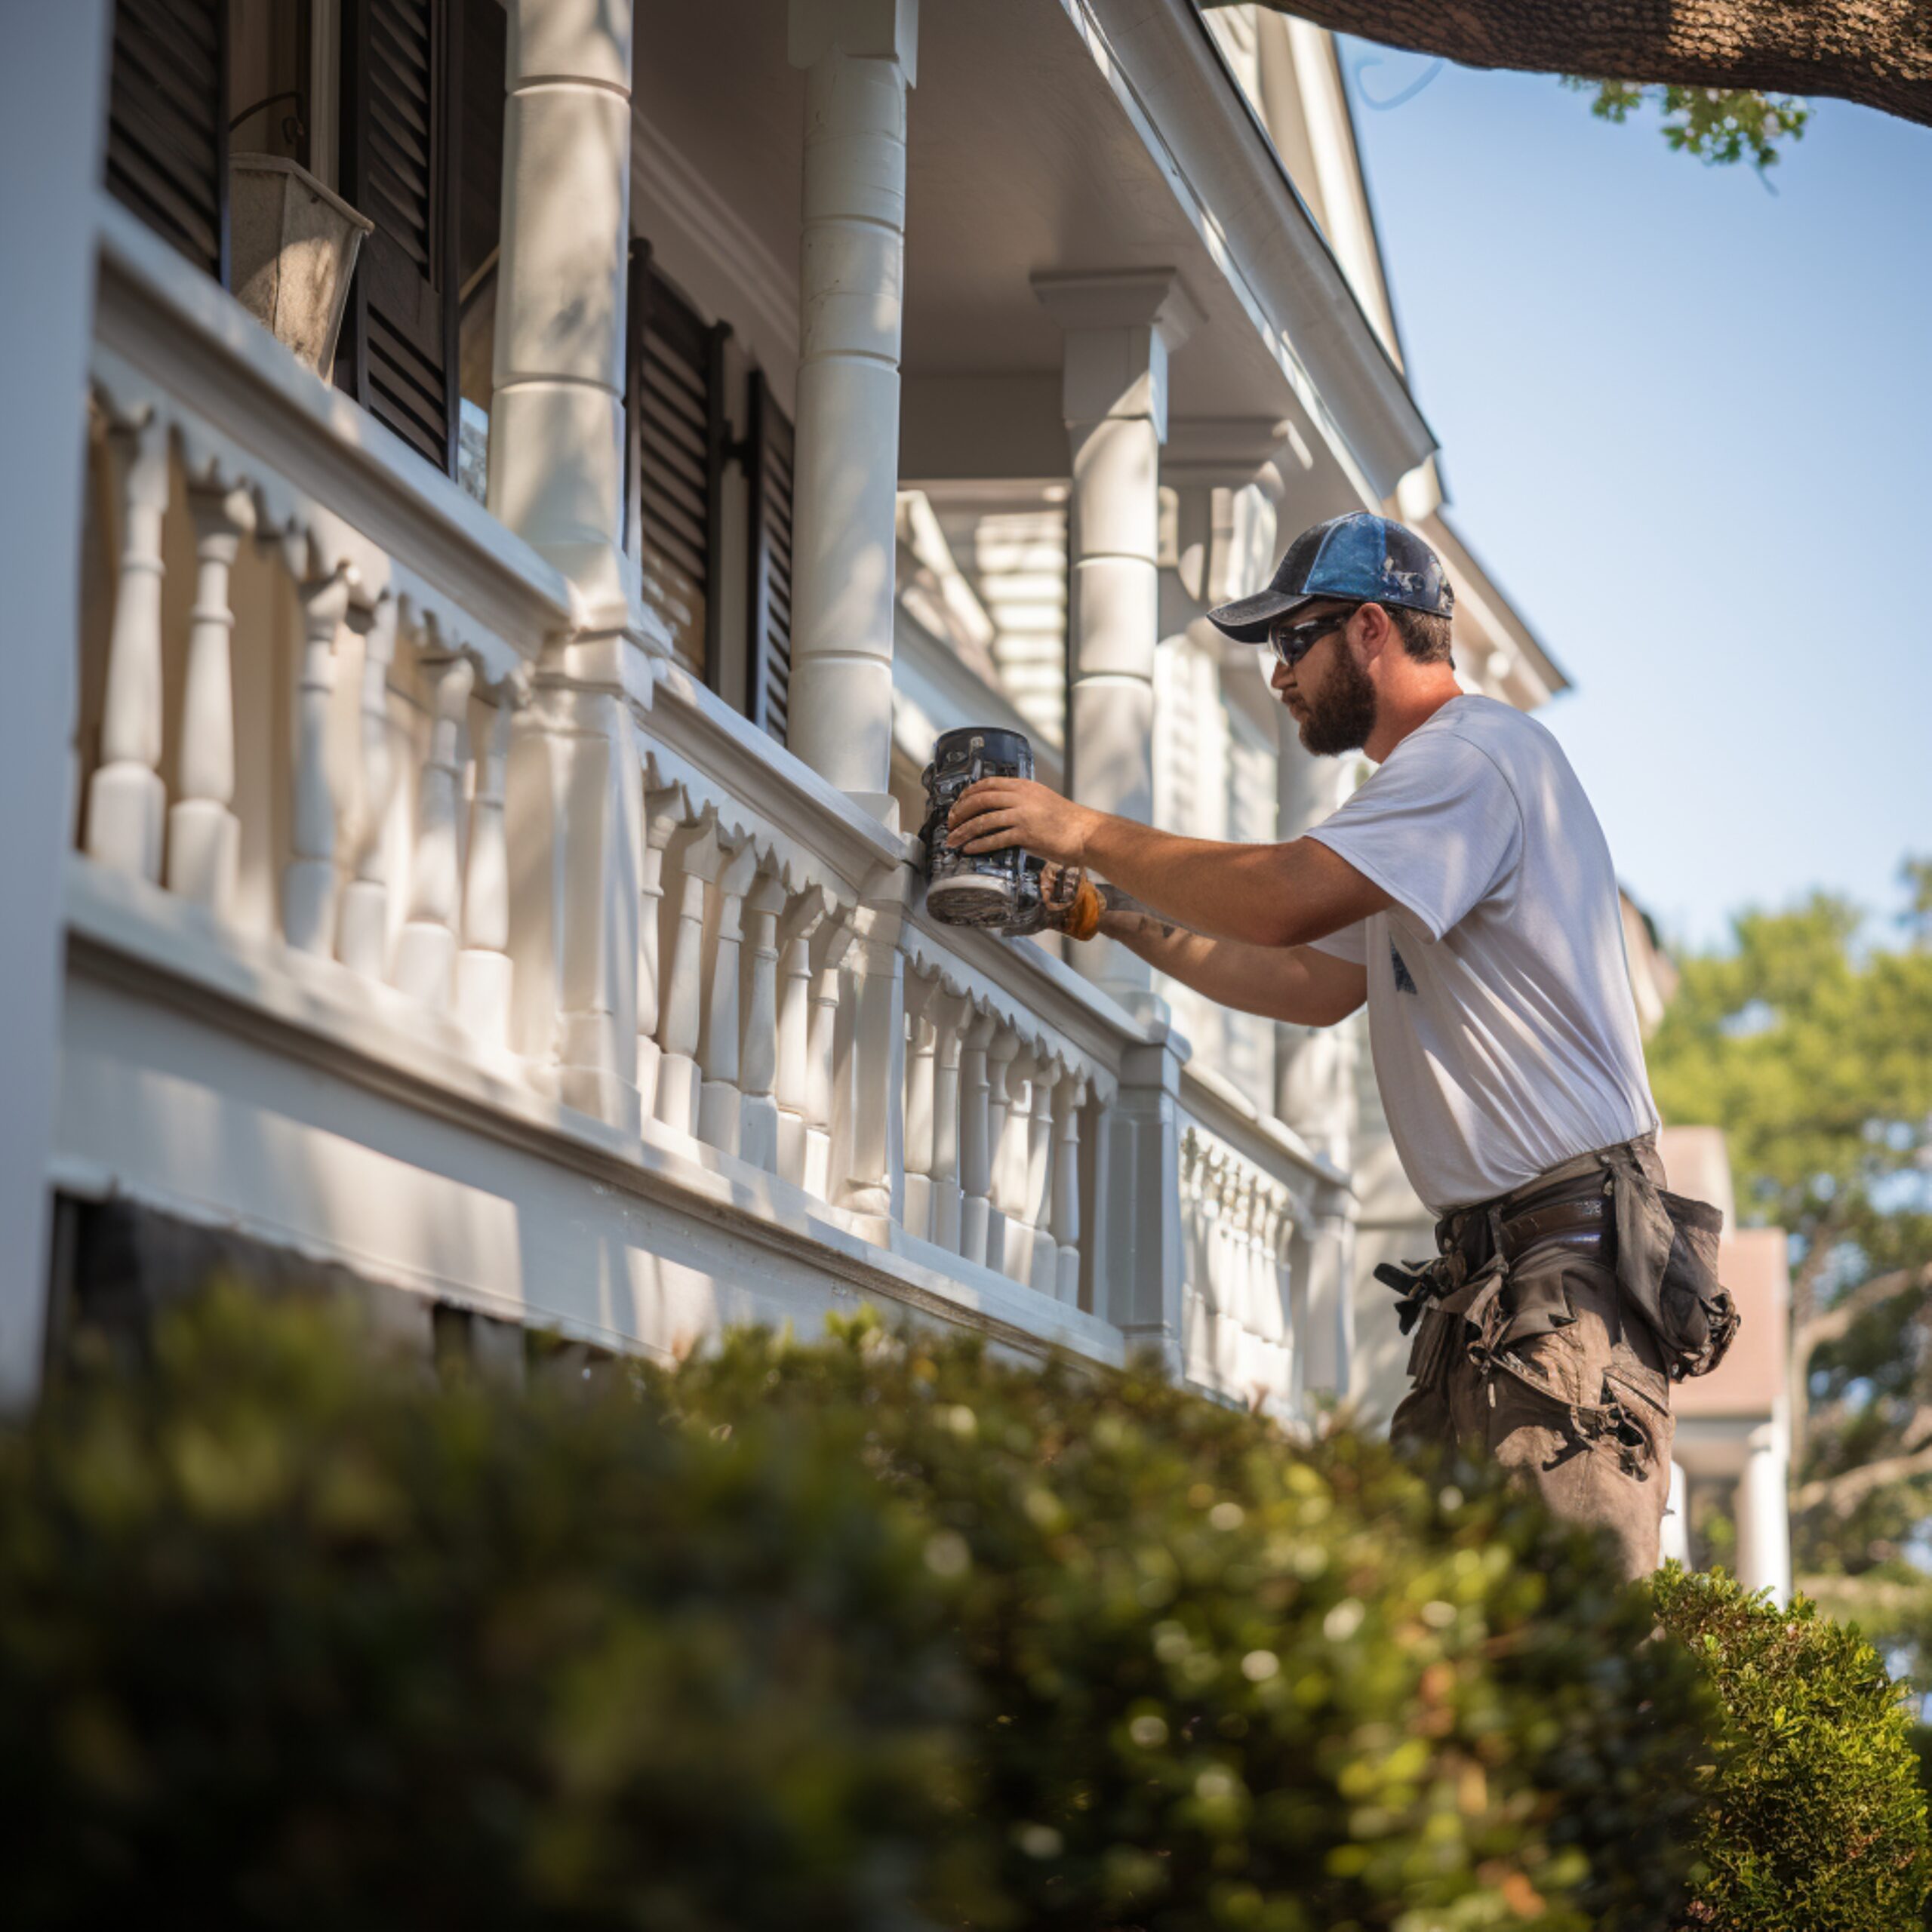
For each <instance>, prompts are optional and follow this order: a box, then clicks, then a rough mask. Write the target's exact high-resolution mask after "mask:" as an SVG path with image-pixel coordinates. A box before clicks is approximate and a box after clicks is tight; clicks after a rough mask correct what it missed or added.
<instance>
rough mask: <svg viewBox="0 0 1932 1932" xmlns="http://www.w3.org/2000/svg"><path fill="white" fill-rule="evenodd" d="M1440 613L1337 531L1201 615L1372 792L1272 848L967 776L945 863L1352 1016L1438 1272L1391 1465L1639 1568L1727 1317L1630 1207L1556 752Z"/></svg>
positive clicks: (1625, 1070) (1667, 1222) (1422, 583)
mask: <svg viewBox="0 0 1932 1932" xmlns="http://www.w3.org/2000/svg"><path fill="white" fill-rule="evenodd" d="M1453 610H1454V593H1453V592H1452V591H1451V588H1450V586H1449V583H1448V580H1447V577H1446V576H1445V574H1444V571H1443V568H1442V565H1441V561H1440V560H1439V559H1438V558H1437V557H1436V555H1435V552H1433V551H1432V550H1431V549H1429V546H1428V545H1427V544H1426V543H1424V542H1423V540H1422V539H1421V538H1420V537H1417V535H1416V534H1415V533H1414V531H1411V530H1408V529H1407V528H1404V526H1403V525H1401V524H1399V523H1395V522H1392V521H1389V520H1388V519H1387V518H1383V517H1379V516H1374V515H1367V514H1356V515H1349V516H1343V517H1337V518H1334V519H1332V520H1331V521H1328V522H1327V523H1323V524H1319V525H1316V526H1315V528H1313V529H1312V530H1309V531H1304V532H1303V534H1302V535H1301V536H1300V537H1297V539H1296V540H1295V541H1294V543H1292V544H1291V546H1289V549H1288V551H1287V555H1286V556H1285V557H1284V558H1283V559H1282V561H1281V567H1280V568H1279V569H1278V571H1276V572H1275V577H1274V580H1273V581H1272V583H1271V584H1270V585H1269V588H1268V589H1266V590H1265V591H1263V592H1260V593H1259V594H1258V595H1255V596H1253V597H1248V598H1242V599H1240V600H1239V601H1236V602H1234V603H1232V604H1226V605H1222V606H1221V607H1220V608H1219V609H1217V610H1214V611H1210V612H1209V613H1208V615H1209V617H1210V618H1211V620H1212V621H1213V622H1214V624H1215V625H1216V626H1217V627H1218V628H1219V629H1220V630H1221V631H1223V632H1224V633H1225V634H1226V635H1228V636H1229V637H1231V638H1237V639H1239V640H1241V641H1246V642H1250V643H1254V644H1257V645H1262V646H1263V647H1264V648H1266V649H1267V650H1269V652H1270V654H1271V658H1272V663H1271V669H1270V673H1269V682H1270V684H1271V685H1272V688H1273V690H1274V691H1275V695H1276V696H1277V697H1278V698H1279V700H1281V703H1283V704H1284V706H1287V709H1288V711H1289V712H1290V714H1291V715H1292V716H1293V718H1294V720H1295V721H1296V723H1297V725H1298V726H1299V727H1300V736H1301V742H1302V743H1303V746H1305V747H1306V749H1308V750H1309V752H1312V753H1315V755H1318V756H1325V757H1334V756H1340V755H1344V754H1348V753H1352V752H1365V753H1366V754H1367V756H1368V757H1369V758H1371V759H1372V760H1373V761H1374V762H1375V764H1377V768H1378V769H1377V771H1375V773H1374V775H1373V776H1371V777H1370V778H1369V779H1368V780H1367V781H1366V782H1365V783H1364V784H1363V785H1362V786H1361V788H1360V789H1358V791H1356V792H1355V794H1354V795H1352V797H1351V798H1349V799H1348V800H1347V801H1346V803H1344V804H1343V805H1342V806H1341V807H1340V809H1339V810H1337V811H1336V812H1335V813H1334V814H1333V815H1332V816H1331V817H1329V818H1327V820H1324V822H1323V823H1321V824H1320V825H1318V826H1315V827H1314V828H1313V829H1312V830H1311V831H1310V832H1308V833H1307V834H1306V835H1305V836H1304V837H1303V838H1297V839H1294V840H1292V841H1289V842H1287V843H1285V844H1257V845H1244V844H1220V843H1217V842H1214V841H1208V840H1203V839H1194V838H1181V837H1179V836H1177V835H1174V834H1173V833H1171V832H1161V831H1158V830H1156V829H1153V828H1152V827H1149V826H1144V825H1140V824H1138V823H1135V822H1134V821H1133V820H1128V819H1122V818H1117V817H1112V816H1109V814H1106V813H1103V812H1098V811H1093V810H1092V809H1091V808H1088V807H1087V806H1084V805H1080V804H1075V803H1074V802H1072V801H1071V800H1069V799H1066V798H1061V797H1060V796H1059V795H1058V794H1057V793H1055V792H1053V791H1051V789H1048V787H1047V786H1044V785H1040V784H1037V783H1032V781H1030V780H1020V779H1005V778H989V779H986V780H982V781H981V782H980V783H979V784H977V785H976V786H973V787H972V788H971V789H969V790H968V791H967V792H965V793H964V795H962V796H961V798H960V799H959V801H958V804H956V805H955V808H954V809H953V812H952V817H951V818H950V820H949V822H948V830H947V838H948V842H949V844H952V845H954V846H955V847H958V848H962V849H963V850H964V851H968V852H986V851H998V849H1000V848H1002V847H1005V846H1011V845H1020V846H1024V847H1025V848H1026V849H1027V850H1028V851H1030V852H1033V853H1037V854H1040V855H1041V857H1044V858H1045V859H1047V860H1050V861H1053V862H1054V863H1057V865H1058V866H1062V867H1066V868H1075V867H1084V868H1087V869H1090V870H1091V871H1093V872H1097V873H1098V874H1100V875H1102V876H1103V877H1104V878H1106V879H1107V880H1109V881H1111V882H1112V884H1113V886H1114V887H1115V888H1118V889H1119V890H1120V892H1121V893H1123V894H1131V896H1132V900H1136V901H1138V902H1140V903H1139V904H1138V905H1135V904H1134V903H1131V901H1130V902H1128V903H1124V904H1122V903H1118V900H1116V903H1115V905H1114V906H1113V908H1112V909H1110V910H1109V912H1107V913H1106V915H1105V916H1104V918H1103V921H1102V923H1101V926H1100V930H1101V931H1102V932H1103V933H1105V934H1107V935H1108V936H1109V937H1112V938H1114V939H1117V940H1120V941H1121V943H1124V944H1125V945H1126V946H1129V947H1130V948H1131V949H1133V950H1134V952H1137V953H1138V954H1139V955H1140V956H1141V957H1142V958H1144V959H1146V960H1147V961H1149V962H1150V963H1151V964H1153V965H1154V966H1155V968H1158V970H1159V971H1161V972H1163V973H1165V974H1169V975H1171V977H1173V978H1174V979H1177V980H1180V981H1182V982H1183V983H1184V984H1186V985H1188V986H1192V987H1194V988H1195V989H1196V990H1197V991H1198V992H1201V993H1203V994H1204V995H1207V997H1208V998H1211V999H1214V1000H1217V1001H1220V1003H1221V1004H1223V1005H1226V1006H1230V1007H1234V1008H1238V1009H1239V1010H1240V1011H1243V1012H1247V1013H1258V1014H1265V1015H1266V1016H1267V1017H1270V1018H1272V1019H1275V1020H1286V1021H1287V1022H1289V1023H1291V1024H1293V1025H1296V1026H1334V1024H1336V1023H1337V1022H1338V1021H1340V1020H1344V1019H1346V1017H1348V1016H1349V1014H1352V1013H1353V1012H1355V1010H1356V1009H1357V1008H1359V1007H1360V1006H1361V1005H1362V1004H1364V1002H1366V1003H1367V1007H1368V1024H1369V1038H1370V1043H1371V1048H1372V1051H1373V1053H1374V1062H1375V1074H1376V1079H1377V1083H1378V1084H1379V1085H1380V1089H1381V1095H1382V1104H1383V1111H1384V1112H1385V1113H1386V1115H1387V1117H1388V1120H1389V1131H1390V1133H1391V1134H1392V1136H1393V1137H1394V1140H1395V1146H1396V1149H1397V1151H1398V1153H1399V1154H1400V1155H1401V1161H1402V1164H1403V1167H1404V1169H1405V1170H1406V1171H1407V1174H1408V1177H1409V1180H1410V1181H1411V1183H1412V1184H1413V1186H1414V1188H1415V1190H1416V1192H1417V1194H1418V1195H1420V1196H1421V1198H1422V1199H1423V1201H1425V1202H1426V1203H1427V1204H1429V1207H1430V1209H1431V1211H1432V1212H1433V1213H1435V1214H1436V1215H1437V1216H1438V1217H1439V1219H1438V1224H1437V1227H1436V1241H1437V1246H1438V1251H1439V1252H1438V1255H1437V1257H1436V1258H1435V1260H1433V1261H1432V1262H1430V1263H1428V1264H1426V1266H1424V1265H1420V1264H1418V1265H1416V1266H1411V1267H1409V1268H1407V1269H1401V1270H1383V1271H1378V1272H1382V1273H1383V1274H1384V1275H1385V1278H1386V1276H1388V1275H1390V1274H1393V1275H1394V1276H1395V1280H1394V1281H1392V1285H1393V1286H1396V1287H1398V1290H1399V1291H1400V1292H1401V1296H1402V1300H1401V1303H1400V1304H1399V1307H1398V1314H1399V1315H1400V1318H1401V1321H1402V1324H1403V1327H1404V1331H1405V1332H1406V1331H1407V1330H1409V1329H1410V1328H1411V1327H1414V1332H1415V1341H1414V1349H1413V1352H1412V1354H1411V1358H1410V1364H1409V1367H1410V1373H1411V1377H1412V1378H1413V1380H1414V1386H1413V1388H1412V1389H1411V1392H1410V1393H1409V1395H1408V1396H1407V1398H1405V1399H1404V1401H1403V1402H1402V1404H1401V1407H1399V1408H1398V1410H1397V1411H1396V1414H1395V1419H1394V1422H1393V1423H1392V1429H1391V1433H1392V1435H1393V1436H1394V1437H1395V1438H1396V1439H1397V1440H1398V1441H1405V1442H1408V1443H1411V1444H1420V1445H1431V1446H1435V1447H1448V1446H1450V1445H1451V1444H1457V1443H1460V1444H1461V1445H1462V1446H1463V1447H1464V1448H1465V1449H1466V1450H1469V1451H1474V1452H1475V1453H1478V1454H1486V1455H1487V1456H1489V1457H1493V1458H1494V1460H1496V1461H1497V1463H1500V1464H1501V1465H1503V1466H1504V1467H1506V1469H1509V1470H1510V1471H1511V1472H1513V1474H1514V1475H1515V1476H1516V1477H1517V1478H1518V1479H1520V1480H1521V1481H1524V1482H1527V1483H1528V1484H1533V1485H1534V1487H1536V1488H1537V1490H1538V1491H1540V1493H1541V1494H1542V1495H1543V1497H1544V1498H1545V1500H1546V1501H1547V1502H1548V1503H1549V1505H1550V1506H1551V1507H1552V1509H1554V1510H1555V1512H1557V1513H1558V1515H1562V1516H1564V1517H1566V1518H1570V1519H1571V1520H1573V1521H1579V1522H1583V1523H1587V1524H1595V1525H1597V1526H1598V1527H1601V1528H1602V1529H1604V1530H1605V1531H1607V1532H1608V1533H1609V1534H1610V1535H1611V1537H1614V1540H1615V1544H1616V1547H1617V1552H1618V1553H1619V1556H1620V1560H1621V1561H1622V1564H1623V1567H1624V1569H1625V1571H1626V1574H1629V1576H1631V1577H1638V1576H1641V1575H1643V1574H1647V1572H1648V1571H1651V1570H1653V1569H1654V1568H1655V1567H1656V1566H1657V1560H1658V1543H1659V1539H1660V1526H1661V1523H1662V1519H1663V1511H1664V1505H1665V1500H1666V1493H1667V1491H1668V1488H1669V1466H1670V1451H1671V1438H1672V1418H1671V1414H1670V1385H1671V1381H1672V1377H1674V1376H1677V1375H1681V1374H1695V1373H1700V1372H1701V1371H1703V1370H1704V1369H1706V1368H1709V1367H1712V1365H1714V1364H1715V1361H1716V1359H1717V1357H1718V1355H1721V1352H1722V1351H1723V1349H1724V1346H1725V1345H1726V1344H1727V1342H1728V1340H1729V1339H1730V1333H1731V1331H1732V1330H1733V1329H1734V1327H1735V1325H1736V1319H1735V1317H1734V1315H1732V1314H1731V1313H1730V1309H1729V1306H1728V1298H1727V1297H1724V1295H1723V1294H1722V1291H1721V1290H1720V1289H1718V1287H1717V1284H1716V1281H1715V1277H1714V1276H1713V1275H1711V1274H1710V1272H1709V1260H1710V1255H1709V1248H1710V1247H1711V1245H1712V1241H1714V1235H1713V1236H1712V1238H1711V1239H1710V1240H1706V1238H1705V1237H1706V1235H1710V1234H1711V1229H1710V1225H1709V1221H1710V1212H1711V1211H1709V1210H1706V1209H1703V1208H1702V1204H1697V1203H1687V1202H1681V1201H1678V1200H1677V1198H1676V1197H1675V1196H1670V1195H1663V1193H1662V1192H1660V1184H1661V1183H1662V1181H1663V1171H1662V1168H1661V1167H1660V1164H1659V1161H1658V1159H1657V1149H1656V1133H1657V1109H1656V1106H1655V1105H1654V1103H1653V1102H1652V1100H1651V1090H1650V1082H1649V1079H1648V1078H1647V1075H1646V1073H1645V1071H1644V1053H1643V1046H1642V1042H1641V1038H1640V1035H1639V1033H1638V1025H1637V1013H1636V1006H1635V1001H1634V999H1633V998H1632V993H1631V989H1630V982H1629V973H1628V970H1627V968H1626V963H1625V958H1624V952H1623V921H1622V916H1621V913H1620V908H1619V905H1618V901H1617V878H1616V874H1615V872H1614V869H1613V868H1612V866H1611V857H1610V851H1609V848H1608V846H1607V844H1606V843H1605V841H1604V835H1603V831H1602V829H1601V826H1599V825H1598V823H1597V818H1596V814H1595V812H1594V811H1592V809H1591V807H1590V802H1589V799H1588V798H1586V796H1585V795H1584V792H1583V787H1582V786H1581V785H1580V783H1578V782H1577V776H1576V774H1575V773H1574V771H1571V768H1570V764H1569V761H1568V760H1567V758H1565V757H1564V755H1563V752H1562V750H1561V747H1560V746H1558V743H1557V742H1556V740H1555V738H1554V737H1552V736H1551V735H1550V734H1549V731H1546V729H1545V728H1543V726H1542V725H1541V724H1538V723H1537V722H1536V721H1535V720H1534V719H1533V718H1528V717H1526V716H1524V715H1523V714H1522V713H1521V712H1518V711H1515V710H1514V709H1512V708H1511V707H1510V706H1508V705H1506V704H1502V703H1498V702H1497V700H1494V699H1493V698H1487V697H1478V696H1473V695H1471V694H1466V693H1465V692H1464V691H1463V690H1462V688H1460V685H1458V684H1457V681H1456V675H1455V672H1454V669H1453V668H1452V666H1451V658H1450V639H1451V618H1452V613H1453Z"/></svg>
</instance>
